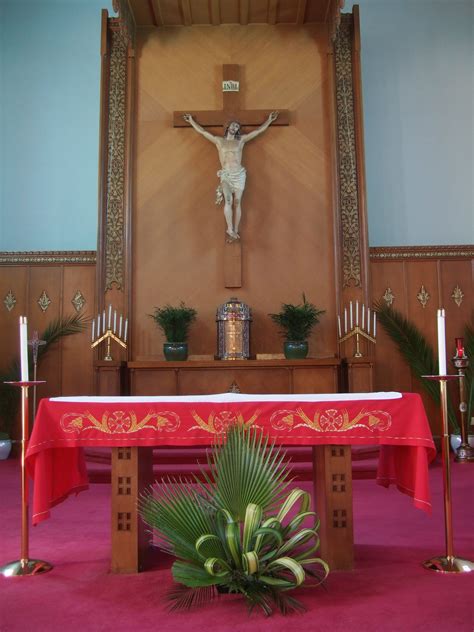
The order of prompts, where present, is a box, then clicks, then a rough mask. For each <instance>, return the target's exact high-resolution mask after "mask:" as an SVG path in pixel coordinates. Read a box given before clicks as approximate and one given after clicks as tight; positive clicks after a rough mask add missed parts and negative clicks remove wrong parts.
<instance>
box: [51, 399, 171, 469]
mask: <svg viewBox="0 0 474 632" xmlns="http://www.w3.org/2000/svg"><path fill="white" fill-rule="evenodd" d="M180 423H181V422H180V418H179V417H178V415H177V414H176V413H174V412H172V411H169V410H165V411H163V412H159V413H157V412H149V413H148V414H147V415H145V417H144V418H143V419H142V420H141V421H138V418H137V415H136V413H134V412H133V411H131V412H125V411H122V410H114V411H113V412H112V413H108V412H105V413H104V414H103V415H102V418H101V419H100V420H99V419H96V418H95V417H94V415H92V414H91V413H89V412H85V413H82V414H81V413H79V414H78V413H65V414H64V415H63V416H62V417H61V421H60V424H61V428H62V429H63V430H64V432H74V433H75V434H80V433H81V432H84V431H85V430H90V429H92V428H93V429H95V430H98V431H99V432H103V433H105V434H132V433H134V432H138V431H139V430H143V429H144V428H150V429H152V430H156V431H157V432H162V431H165V432H174V431H175V430H177V429H178V428H179V426H180ZM119 458H129V457H128V456H125V457H124V456H123V455H122V457H120V455H119Z"/></svg>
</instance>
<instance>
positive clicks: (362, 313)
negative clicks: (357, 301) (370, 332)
mask: <svg viewBox="0 0 474 632" xmlns="http://www.w3.org/2000/svg"><path fill="white" fill-rule="evenodd" d="M361 315H362V331H363V330H364V324H365V320H364V319H365V305H364V304H362V310H361Z"/></svg>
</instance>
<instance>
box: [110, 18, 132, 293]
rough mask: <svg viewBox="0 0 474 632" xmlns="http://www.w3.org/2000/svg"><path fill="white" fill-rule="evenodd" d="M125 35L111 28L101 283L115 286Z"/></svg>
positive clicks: (120, 230)
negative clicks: (104, 226)
mask: <svg viewBox="0 0 474 632" xmlns="http://www.w3.org/2000/svg"><path fill="white" fill-rule="evenodd" d="M127 50H128V46H127V39H126V38H125V37H124V36H123V33H122V32H121V31H118V30H112V31H111V46H110V77H109V119H108V132H107V135H108V138H107V143H108V164H107V209H106V220H105V221H106V228H105V286H106V289H107V290H110V289H112V287H113V285H114V284H115V285H116V286H117V287H118V288H119V289H120V288H121V287H122V285H123V275H124V252H123V250H124V241H125V238H124V206H125V110H126V87H127Z"/></svg>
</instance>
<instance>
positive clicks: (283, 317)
mask: <svg viewBox="0 0 474 632" xmlns="http://www.w3.org/2000/svg"><path fill="white" fill-rule="evenodd" d="M322 314H324V310H321V309H318V308H317V307H316V306H315V305H313V304H312V303H308V301H307V300H306V296H305V295H304V293H303V302H302V303H299V304H298V305H292V304H291V303H283V304H282V306H281V310H280V311H279V312H278V313H276V314H269V316H270V318H271V319H272V320H273V322H274V323H276V324H277V325H278V326H279V327H280V333H281V334H282V336H283V337H284V338H285V342H284V346H283V351H284V353H285V358H287V359H292V360H298V359H303V358H306V356H307V355H308V338H309V336H310V334H311V331H312V330H313V327H314V326H315V325H316V324H317V323H319V317H320V316H321V315H322Z"/></svg>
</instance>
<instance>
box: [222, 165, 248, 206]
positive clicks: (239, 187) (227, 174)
mask: <svg viewBox="0 0 474 632" xmlns="http://www.w3.org/2000/svg"><path fill="white" fill-rule="evenodd" d="M217 177H218V178H220V179H221V183H220V185H219V186H218V187H217V189H216V204H221V203H222V202H223V200H224V191H223V190H222V185H223V184H227V185H228V186H229V187H230V190H231V191H232V193H236V192H237V191H243V190H244V189H245V180H246V178H247V171H246V169H245V167H241V168H240V169H239V170H238V171H228V170H227V169H220V170H219V171H218V172H217Z"/></svg>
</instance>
